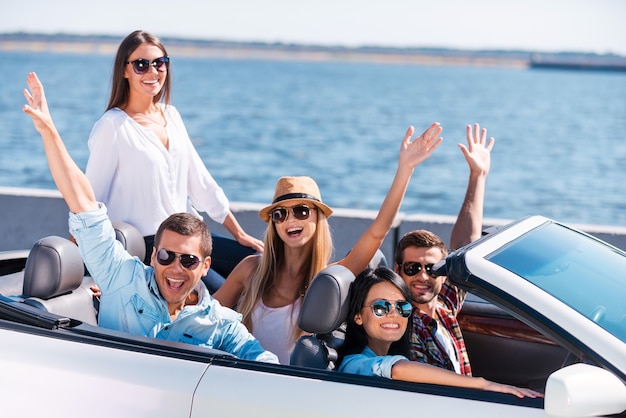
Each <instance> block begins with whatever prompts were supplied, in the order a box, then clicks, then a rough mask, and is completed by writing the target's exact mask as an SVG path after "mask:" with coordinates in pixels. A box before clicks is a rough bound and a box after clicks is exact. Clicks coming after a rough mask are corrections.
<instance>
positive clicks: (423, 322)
mask: <svg viewBox="0 0 626 418" xmlns="http://www.w3.org/2000/svg"><path fill="white" fill-rule="evenodd" d="M465 294H466V293H465V291H464V290H459V289H458V288H457V287H456V286H453V285H452V284H450V282H448V281H447V280H446V282H445V283H444V284H443V286H442V287H441V292H440V293H439V296H438V298H437V313H438V314H439V317H440V319H441V322H442V323H443V325H444V326H445V327H446V329H447V330H448V332H449V333H450V337H451V338H452V345H453V346H454V348H455V349H456V353H457V358H458V359H459V363H460V364H461V370H460V372H461V374H464V375H468V376H471V375H472V369H471V367H470V363H469V357H468V356H467V350H466V349H465V341H464V340H463V334H461V328H460V327H459V322H458V321H457V319H456V316H457V314H458V313H459V311H460V310H461V307H462V306H463V301H464V300H465ZM412 319H413V320H412V321H411V323H412V332H411V344H410V347H409V359H410V360H412V361H419V362H420V363H428V364H432V365H434V366H438V367H442V368H444V369H448V370H452V371H454V365H453V364H452V362H451V361H450V358H449V356H448V353H446V351H445V350H444V349H443V347H442V346H441V344H439V342H438V341H437V339H436V338H435V336H434V333H435V330H436V327H437V321H435V320H434V319H433V318H431V317H430V316H429V315H427V314H425V313H424V312H422V311H420V310H419V309H416V310H414V311H413V317H412Z"/></svg>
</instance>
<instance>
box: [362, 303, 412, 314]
mask: <svg viewBox="0 0 626 418" xmlns="http://www.w3.org/2000/svg"><path fill="white" fill-rule="evenodd" d="M369 306H370V307H371V308H372V312H374V315H376V316H377V317H379V318H382V317H383V316H385V315H387V314H388V313H389V312H390V311H391V307H394V308H395V310H396V312H397V313H398V315H400V316H401V317H403V318H408V317H409V316H411V314H412V313H413V305H411V302H408V301H406V300H397V301H395V302H390V301H388V300H387V299H377V300H375V301H374V302H372V304H371V305H369Z"/></svg>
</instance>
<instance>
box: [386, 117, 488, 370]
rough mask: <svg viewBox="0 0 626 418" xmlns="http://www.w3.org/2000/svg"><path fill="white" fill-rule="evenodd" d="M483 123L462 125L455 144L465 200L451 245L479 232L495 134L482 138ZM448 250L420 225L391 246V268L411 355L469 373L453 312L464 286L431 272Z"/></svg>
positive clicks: (484, 133)
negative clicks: (461, 137) (405, 312)
mask: <svg viewBox="0 0 626 418" xmlns="http://www.w3.org/2000/svg"><path fill="white" fill-rule="evenodd" d="M486 137H487V131H486V129H482V130H480V127H479V125H478V124H475V125H474V126H473V128H472V126H470V125H468V126H467V143H468V146H467V147H466V146H464V145H462V144H459V148H460V149H461V151H462V152H463V155H464V157H465V160H466V161H467V163H468V165H469V168H470V175H469V181H468V185H467V192H466V194H465V200H464V201H463V205H462V206H461V210H460V212H459V216H458V218H457V221H456V223H455V225H454V228H453V229H452V236H451V238H450V244H451V248H453V249H457V248H460V247H462V246H464V245H466V244H469V243H470V242H472V241H475V240H477V239H478V238H480V236H481V230H482V221H483V202H484V197H485V184H486V180H487V174H488V173H489V168H490V164H491V149H492V148H493V144H494V139H493V138H491V139H490V140H489V143H487V142H486ZM447 255H448V251H447V248H446V245H445V243H444V242H443V240H442V239H441V238H439V237H438V236H437V235H435V234H433V233H432V232H429V231H425V230H417V231H412V232H409V233H407V234H405V235H404V236H403V237H402V239H401V240H400V242H398V245H397V247H396V252H395V263H394V270H395V271H396V273H398V274H399V275H400V276H401V277H402V278H403V279H404V281H405V282H406V284H407V286H409V289H410V290H411V296H412V297H411V299H412V300H411V302H412V304H413V307H414V310H413V315H412V317H411V319H412V321H411V327H412V333H411V345H410V360H412V361H419V362H422V363H428V364H432V365H434V366H439V367H442V368H445V369H448V370H452V371H456V372H457V373H459V374H464V375H471V374H472V369H471V367H470V362H469V357H468V355H467V350H466V349H465V341H464V340H463V334H462V333H461V328H460V327H459V323H458V321H457V318H456V317H457V314H458V313H459V311H460V310H461V308H462V306H463V301H464V300H465V291H463V290H460V289H458V288H457V287H456V286H453V285H452V284H451V283H450V282H449V281H448V280H447V278H446V277H445V276H440V277H432V276H431V269H432V266H433V264H435V263H436V262H437V261H439V260H442V259H443V258H445V257H446V256H447Z"/></svg>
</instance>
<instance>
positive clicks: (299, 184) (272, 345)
mask: <svg viewBox="0 0 626 418" xmlns="http://www.w3.org/2000/svg"><path fill="white" fill-rule="evenodd" d="M413 133H414V128H413V127H412V126H411V127H409V129H408V130H407V131H406V134H405V136H404V138H403V139H402V143H401V146H400V155H399V159H398V167H397V170H396V174H395V177H394V179H393V182H392V184H391V188H390V189H389V192H388V193H387V196H386V197H385V200H384V201H383V203H382V206H381V208H380V211H379V212H378V215H377V216H376V218H375V219H374V221H373V222H372V224H371V225H370V226H369V228H368V229H367V230H366V231H365V232H364V233H363V235H362V236H361V237H360V238H359V240H358V241H357V243H356V244H355V245H354V247H353V248H352V251H350V253H349V254H348V255H347V256H346V257H345V258H343V259H341V260H340V261H338V262H337V264H341V265H343V266H345V267H347V268H348V269H349V270H350V271H352V272H353V273H354V274H355V275H356V274H358V273H360V272H361V271H362V270H363V269H365V267H366V266H367V265H368V263H369V261H370V260H371V259H372V257H373V256H374V254H375V253H376V250H378V248H379V247H380V246H381V244H382V242H383V240H384V239H385V236H386V235H387V233H388V232H389V230H390V229H391V225H392V222H393V219H394V218H395V216H396V214H397V213H398V210H399V208H400V204H401V203H402V199H403V198H404V194H405V192H406V189H407V186H408V184H409V180H410V178H411V175H412V174H413V169H414V168H415V167H416V166H417V165H418V164H420V163H422V162H423V161H424V160H426V159H427V158H428V157H429V156H430V155H431V154H432V153H433V152H434V150H435V149H436V148H437V147H438V146H439V144H440V143H441V141H442V138H441V137H439V135H440V134H441V127H440V125H439V123H433V124H432V125H430V127H429V128H428V129H426V131H424V133H422V134H421V135H420V136H419V137H417V138H415V139H412V136H413ZM331 214H332V210H331V208H330V207H328V206H327V205H326V204H325V203H324V202H323V201H322V196H321V193H320V191H319V188H318V186H317V184H316V183H315V181H314V180H313V179H311V178H310V177H282V178H280V179H279V180H278V182H277V184H276V190H275V193H274V198H273V199H272V203H271V204H270V205H268V206H267V207H265V208H263V209H262V210H261V211H260V212H259V216H260V217H261V219H263V220H264V221H265V222H268V227H267V230H266V233H265V242H264V248H265V251H264V253H263V254H258V255H251V256H248V257H246V258H245V259H243V260H242V261H241V263H239V264H238V265H237V267H236V268H235V269H234V270H233V271H232V273H231V274H230V275H229V276H228V278H227V280H226V282H225V283H224V284H223V285H222V287H221V288H220V289H219V290H218V291H217V292H216V293H215V294H214V297H215V298H216V299H218V300H219V301H220V302H221V303H222V304H223V305H225V306H228V307H235V306H236V308H237V310H238V311H239V312H241V313H242V315H243V323H244V324H245V325H246V326H247V327H248V329H250V330H251V332H252V333H253V334H254V335H255V337H256V338H258V339H259V341H260V342H261V344H262V345H263V347H265V348H266V349H267V350H269V351H271V352H273V353H275V354H276V355H278V358H279V360H280V362H281V363H283V364H288V363H289V356H290V352H291V349H292V348H293V345H294V343H295V341H296V340H297V338H298V337H299V336H300V335H301V334H302V330H300V329H299V328H298V326H297V319H298V314H299V313H300V304H301V301H302V297H303V296H304V293H305V292H306V289H307V287H308V285H309V283H310V282H311V280H312V279H313V277H314V276H315V275H316V274H317V273H318V272H319V271H320V270H322V269H323V268H325V267H326V266H327V265H328V263H329V262H330V258H331V255H332V248H333V246H332V239H331V234H330V228H329V225H328V217H329V216H331Z"/></svg>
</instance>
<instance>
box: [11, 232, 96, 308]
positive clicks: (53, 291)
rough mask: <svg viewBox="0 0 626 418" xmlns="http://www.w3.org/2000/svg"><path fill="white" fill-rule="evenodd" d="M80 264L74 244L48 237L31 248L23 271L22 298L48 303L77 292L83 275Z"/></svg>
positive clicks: (82, 268) (81, 261)
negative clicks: (42, 300)
mask: <svg viewBox="0 0 626 418" xmlns="http://www.w3.org/2000/svg"><path fill="white" fill-rule="evenodd" d="M84 271H85V270H84V266H83V260H82V258H81V256H80V251H78V247H77V246H76V244H74V243H72V242H71V241H69V240H67V239H65V238H61V237H56V236H50V237H46V238H42V239H40V240H39V241H37V242H36V243H35V245H33V248H32V249H31V250H30V253H29V254H28V258H27V259H26V267H25V270H24V284H23V289H22V294H23V296H24V297H37V298H41V299H50V298H52V297H55V296H58V295H62V294H64V293H69V292H71V291H73V290H75V289H77V288H78V287H79V286H80V285H81V283H82V281H83V275H84Z"/></svg>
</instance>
